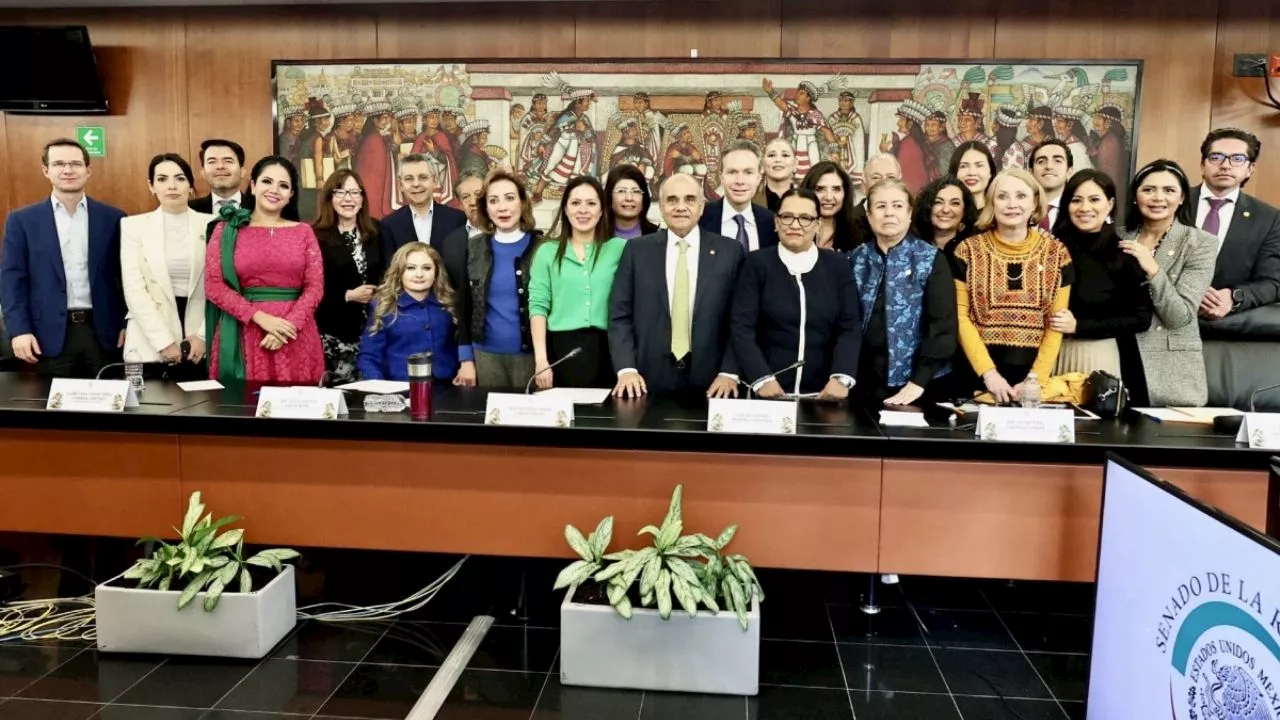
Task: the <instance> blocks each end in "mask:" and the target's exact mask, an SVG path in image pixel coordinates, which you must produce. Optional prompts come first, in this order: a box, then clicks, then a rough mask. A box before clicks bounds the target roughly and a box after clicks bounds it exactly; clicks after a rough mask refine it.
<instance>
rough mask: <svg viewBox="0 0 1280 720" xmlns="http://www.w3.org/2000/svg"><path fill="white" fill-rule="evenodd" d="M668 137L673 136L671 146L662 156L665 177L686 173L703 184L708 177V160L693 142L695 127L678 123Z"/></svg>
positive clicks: (663, 175)
mask: <svg viewBox="0 0 1280 720" xmlns="http://www.w3.org/2000/svg"><path fill="white" fill-rule="evenodd" d="M667 137H669V138H671V146H670V147H668V148H667V152H666V154H664V155H663V158H662V177H663V179H666V178H669V177H671V176H673V175H675V174H676V173H685V174H686V175H692V176H693V179H695V180H697V181H698V184H699V185H701V184H702V183H703V182H704V181H705V180H706V179H707V160H706V156H704V155H703V154H702V151H701V150H699V149H698V146H697V145H695V144H694V143H693V128H691V127H689V124H688V123H677V124H676V125H675V127H673V128H671V131H670V132H669V133H668V134H667Z"/></svg>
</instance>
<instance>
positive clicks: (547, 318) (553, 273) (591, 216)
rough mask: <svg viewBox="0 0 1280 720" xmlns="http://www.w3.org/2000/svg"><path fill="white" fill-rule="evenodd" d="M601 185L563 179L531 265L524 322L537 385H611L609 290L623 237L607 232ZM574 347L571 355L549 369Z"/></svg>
mask: <svg viewBox="0 0 1280 720" xmlns="http://www.w3.org/2000/svg"><path fill="white" fill-rule="evenodd" d="M604 203H605V195H604V189H603V188H601V187H600V183H599V181H597V180H596V179H595V178H593V177H591V176H590V175H579V176H578V177H576V178H574V179H572V180H570V181H569V183H568V184H567V185H565V188H564V195H563V196H561V198H560V213H559V215H558V216H557V218H556V223H555V226H554V227H552V229H551V234H550V237H549V238H548V240H547V241H546V242H544V243H542V244H541V245H539V246H538V249H537V250H535V251H534V255H533V265H532V267H530V269H529V324H530V328H531V330H532V334H533V357H534V367H535V371H536V372H538V376H537V378H536V379H535V382H536V383H537V385H538V387H539V388H541V389H546V388H549V387H551V386H552V385H553V384H558V385H560V386H562V387H598V388H611V387H613V386H614V385H615V384H616V383H617V377H616V376H615V375H614V373H613V362H612V361H611V360H610V358H609V336H608V332H607V331H608V329H609V291H610V290H611V289H612V288H613V276H614V273H616V272H617V270H618V260H619V259H620V258H621V257H622V249H623V248H624V247H625V245H626V242H627V241H626V240H623V239H622V238H619V237H615V238H612V239H610V238H609V232H608V228H607V227H606V224H605V222H604V221H603V215H604V213H603V209H604ZM574 348H582V352H581V353H579V354H578V356H577V357H574V358H571V359H569V360H566V361H565V362H563V363H561V364H560V365H557V366H556V368H555V369H554V370H547V368H549V367H550V364H551V363H552V362H554V361H556V360H558V359H560V358H563V357H564V356H565V355H566V354H568V353H569V351H571V350H573V349H574Z"/></svg>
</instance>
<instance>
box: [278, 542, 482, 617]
mask: <svg viewBox="0 0 1280 720" xmlns="http://www.w3.org/2000/svg"><path fill="white" fill-rule="evenodd" d="M469 557H471V556H470V555H467V556H466V557H463V558H462V559H461V560H459V561H458V562H456V563H454V565H453V567H451V568H449V569H448V570H446V571H445V573H444V574H443V575H441V576H440V577H439V578H437V579H436V580H435V582H432V583H431V584H430V585H427V586H426V587H424V588H422V589H421V590H419V591H418V592H416V593H414V594H412V595H410V596H409V597H407V598H405V599H403V600H400V601H397V602H392V603H384V604H382V605H369V606H367V607H362V606H359V605H347V604H345V603H337V602H322V603H316V604H315V605H308V606H306V607H301V608H298V617H300V618H302V619H305V620H318V621H320V622H360V621H366V620H390V619H392V618H396V617H399V616H401V615H404V614H405V613H410V612H413V611H415V610H420V609H421V608H422V607H424V606H425V605H426V604H427V603H429V602H431V600H432V599H433V598H435V596H436V594H437V593H439V592H440V591H441V590H442V589H444V586H445V585H447V584H448V583H449V581H450V580H452V579H453V577H454V576H455V575H457V574H458V572H459V571H460V570H462V565H463V563H465V562H466V561H467V558H469ZM406 606H407V607H406ZM325 607H336V608H341V609H339V610H330V611H327V612H320V613H317V612H313V611H315V610H317V609H319V608H325Z"/></svg>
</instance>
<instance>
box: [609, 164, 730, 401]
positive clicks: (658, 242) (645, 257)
mask: <svg viewBox="0 0 1280 720" xmlns="http://www.w3.org/2000/svg"><path fill="white" fill-rule="evenodd" d="M658 196H659V197H658V200H659V203H660V206H661V209H662V217H663V220H664V221H665V222H666V225H667V229H665V230H659V231H657V232H655V233H651V234H649V235H644V236H642V237H639V238H636V239H635V240H632V241H630V242H628V243H627V246H626V249H624V250H623V251H622V258H621V260H620V261H619V263H618V271H617V274H616V275H614V279H613V291H612V293H611V294H610V297H609V353H610V355H611V356H612V357H613V365H614V368H615V369H616V370H617V371H618V383H617V385H616V386H615V387H614V389H613V394H614V395H615V396H617V397H639V396H641V395H643V394H645V393H653V394H656V395H672V394H678V395H687V394H689V393H690V392H691V391H693V392H699V393H701V392H703V391H705V393H706V395H707V396H708V397H737V396H738V377H737V374H736V373H737V367H736V364H735V363H734V360H733V354H732V352H731V351H730V350H729V311H730V306H731V305H732V300H733V291H734V288H735V287H736V286H737V281H738V270H739V269H740V268H741V267H742V262H743V259H744V258H745V257H746V254H745V253H744V251H743V249H742V245H741V244H740V243H738V242H736V241H734V240H730V239H729V238H727V237H724V236H722V235H715V234H712V233H710V232H707V231H705V230H699V228H698V219H699V218H700V217H701V216H702V208H703V203H704V202H705V200H704V199H703V194H702V188H701V187H700V186H699V185H698V182H697V181H696V180H694V179H693V177H692V176H691V175H687V174H677V175H674V176H672V177H669V178H667V180H666V182H664V183H662V188H661V189H660V190H659V192H658Z"/></svg>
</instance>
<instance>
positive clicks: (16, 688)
mask: <svg viewBox="0 0 1280 720" xmlns="http://www.w3.org/2000/svg"><path fill="white" fill-rule="evenodd" d="M83 651H84V648H81V647H69V646H60V645H49V646H36V645H0V698H4V697H12V696H14V695H17V694H18V693H19V692H21V691H22V690H23V688H26V687H27V686H28V685H31V684H32V683H35V682H36V681H37V680H39V679H40V678H42V677H44V676H45V675H47V674H49V673H50V672H52V671H53V670H54V668H56V667H58V666H59V665H61V664H63V663H65V662H67V661H68V660H70V659H72V658H73V657H75V656H76V655H78V654H80V653H81V652H83Z"/></svg>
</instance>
